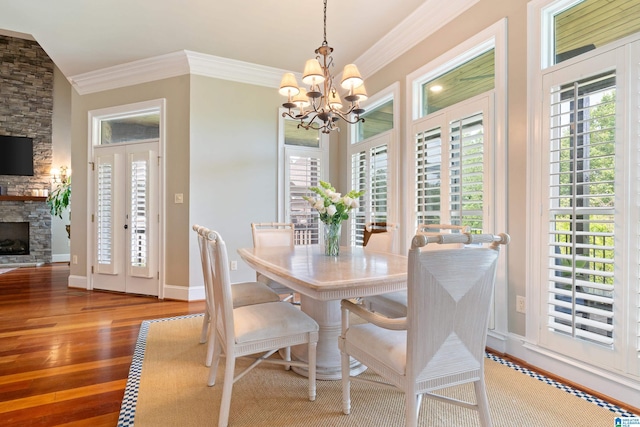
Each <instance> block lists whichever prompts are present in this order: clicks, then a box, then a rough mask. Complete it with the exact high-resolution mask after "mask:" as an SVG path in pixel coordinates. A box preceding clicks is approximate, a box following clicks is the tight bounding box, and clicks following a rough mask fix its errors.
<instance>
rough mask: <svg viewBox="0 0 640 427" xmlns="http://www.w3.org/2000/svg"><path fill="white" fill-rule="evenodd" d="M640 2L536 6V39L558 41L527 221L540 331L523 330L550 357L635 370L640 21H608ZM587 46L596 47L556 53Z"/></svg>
mask: <svg viewBox="0 0 640 427" xmlns="http://www.w3.org/2000/svg"><path fill="white" fill-rule="evenodd" d="M636 3H637V2H627V1H621V2H602V1H598V0H587V1H578V2H576V1H574V2H572V3H570V4H569V3H568V2H564V1H555V2H554V1H547V2H545V1H543V0H540V1H537V2H536V4H534V5H533V6H535V7H537V8H538V10H536V9H535V8H534V9H533V10H534V11H536V15H538V16H540V20H541V21H540V27H539V28H540V30H539V34H538V35H539V36H540V40H546V39H549V40H554V42H553V43H544V42H541V43H540V46H541V47H540V57H541V58H542V61H541V62H540V63H539V64H540V67H539V68H540V69H539V70H536V72H537V76H536V79H537V80H536V84H537V85H538V87H539V93H536V94H535V96H536V97H537V98H538V100H539V102H536V101H535V100H534V101H532V105H536V106H537V105H540V107H537V108H534V109H533V115H532V123H536V128H535V129H536V134H537V135H540V138H538V140H536V141H535V142H534V144H535V147H536V148H535V150H533V151H532V154H533V157H532V170H534V171H540V172H541V173H540V172H537V173H539V175H530V179H531V182H532V183H533V186H532V200H534V202H533V203H534V206H535V209H536V210H539V212H540V215H539V216H538V215H533V216H532V218H531V226H532V230H533V232H532V236H534V238H535V239H537V240H536V241H537V242H539V244H538V245H536V247H537V249H536V250H535V251H533V252H534V257H533V259H532V271H531V281H530V283H531V284H530V287H531V292H533V293H534V294H536V296H537V301H539V303H538V307H536V308H537V311H536V312H534V313H532V316H531V319H528V321H529V320H531V322H533V324H534V325H536V326H535V327H534V328H531V334H533V331H535V335H532V336H531V337H528V338H529V340H530V342H535V343H537V344H538V345H539V346H541V347H544V348H547V349H550V350H551V351H553V352H554V353H555V354H560V355H563V356H569V357H571V358H573V359H575V360H581V361H584V362H586V363H587V364H589V366H597V367H598V369H599V370H607V371H610V372H613V373H615V374H616V375H618V374H623V375H627V376H634V377H636V378H637V376H638V372H640V359H639V357H640V265H639V261H638V260H639V259H640V246H639V243H638V242H639V241H640V239H639V237H640V215H639V213H638V203H639V202H640V191H639V188H640V185H639V184H638V179H639V176H640V156H639V148H640V147H639V141H638V139H637V129H638V128H639V126H640V111H639V110H638V105H640V87H639V86H638V85H637V82H638V81H639V80H640V32H638V29H640V27H639V26H637V25H636V26H635V27H633V25H634V24H633V23H632V21H633V19H631V20H629V19H624V20H621V21H620V22H621V24H622V27H624V28H616V27H612V26H610V25H609V26H606V25H604V24H603V22H605V21H606V19H607V18H606V17H607V16H613V15H612V14H615V13H619V12H620V11H621V10H623V9H624V10H628V11H630V10H633V8H635V7H636V6H637V5H636ZM595 5H599V6H600V7H599V8H597V10H596V9H594V6H595ZM626 18H628V17H626ZM636 21H637V19H636ZM587 25H589V26H590V28H589V31H588V32H585V30H584V27H585V26H587ZM605 27H606V28H605ZM551 28H554V29H555V30H556V32H554V31H552V30H550V29H551ZM633 28H635V29H634V30H633V31H635V33H633V34H631V35H629V32H628V30H631V29H633ZM547 29H549V30H547ZM559 29H560V30H559ZM583 43H589V44H593V46H592V48H590V49H588V50H583V51H580V52H579V51H577V50H576V51H575V52H574V54H573V55H572V56H571V57H566V58H558V53H562V52H569V51H572V50H574V49H577V48H578V47H580V46H581V45H582V44H583ZM578 50H579V49H578ZM544 58H547V62H546V63H545V59H544ZM550 59H557V63H556V64H555V65H554V62H553V61H551V60H550ZM533 173H534V174H535V173H536V172H533Z"/></svg>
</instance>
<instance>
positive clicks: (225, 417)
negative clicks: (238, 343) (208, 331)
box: [218, 354, 236, 427]
mask: <svg viewBox="0 0 640 427" xmlns="http://www.w3.org/2000/svg"><path fill="white" fill-rule="evenodd" d="M235 368H236V358H235V356H234V355H230V354H227V361H226V363H225V367H224V384H222V399H221V400H220V417H219V418H218V427H227V425H228V424H229V410H230V409H231V392H232V390H233V376H234V375H233V374H234V373H235Z"/></svg>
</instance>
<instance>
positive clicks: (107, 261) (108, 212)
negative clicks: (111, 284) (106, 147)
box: [96, 154, 118, 274]
mask: <svg viewBox="0 0 640 427" xmlns="http://www.w3.org/2000/svg"><path fill="white" fill-rule="evenodd" d="M96 160H97V162H96V165H97V177H96V199H97V210H96V223H97V224H96V233H97V236H96V241H97V250H96V261H97V267H96V268H97V273H102V274H117V273H118V260H117V257H116V256H115V254H114V253H113V251H114V246H115V239H117V236H116V235H115V233H114V227H115V224H114V222H115V206H114V205H115V197H114V194H113V190H114V187H115V185H116V184H115V168H116V155H115V154H109V155H102V156H99V157H98V158H97V159H96Z"/></svg>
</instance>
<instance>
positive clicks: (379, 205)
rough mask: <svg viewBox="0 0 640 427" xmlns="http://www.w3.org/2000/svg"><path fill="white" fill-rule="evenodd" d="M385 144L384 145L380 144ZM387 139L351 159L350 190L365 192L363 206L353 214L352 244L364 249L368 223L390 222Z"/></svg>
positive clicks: (366, 145)
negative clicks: (365, 230) (365, 231)
mask: <svg viewBox="0 0 640 427" xmlns="http://www.w3.org/2000/svg"><path fill="white" fill-rule="evenodd" d="M381 141H384V143H383V144H380V142H381ZM387 141H388V138H387V137H379V138H375V139H370V140H369V142H368V143H364V144H362V146H363V149H362V150H361V151H357V152H355V153H353V154H352V155H351V189H354V190H356V191H360V190H364V191H365V193H364V195H363V196H362V197H361V199H360V205H359V206H358V208H357V209H354V210H352V211H351V213H350V217H351V244H352V245H357V246H362V244H363V241H364V228H365V226H366V224H367V222H375V223H386V222H387V220H388V218H389V209H388V200H389V145H388V144H387Z"/></svg>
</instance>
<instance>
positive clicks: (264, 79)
mask: <svg viewBox="0 0 640 427" xmlns="http://www.w3.org/2000/svg"><path fill="white" fill-rule="evenodd" d="M186 52H187V58H188V61H189V68H190V70H191V74H196V75H199V76H205V77H213V78H216V79H223V80H230V81H234V82H239V83H248V84H252V85H257V86H266V87H271V88H278V87H280V79H282V74H284V73H286V72H287V71H286V70H283V69H280V68H273V67H267V66H264V65H258V64H252V63H250V62H243V61H236V60H234V59H229V58H222V57H220V56H213V55H206V54H204V53H198V52H191V51H186Z"/></svg>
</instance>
